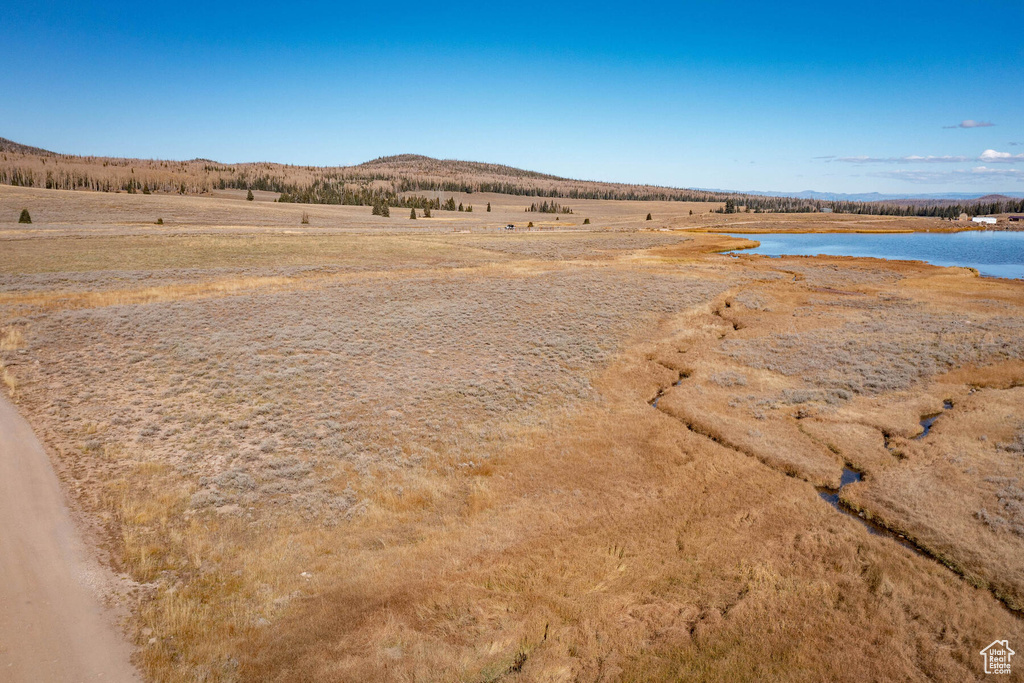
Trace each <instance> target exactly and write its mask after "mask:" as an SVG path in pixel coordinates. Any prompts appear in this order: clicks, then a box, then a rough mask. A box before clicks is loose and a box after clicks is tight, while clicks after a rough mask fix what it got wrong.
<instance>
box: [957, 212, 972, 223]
mask: <svg viewBox="0 0 1024 683" xmlns="http://www.w3.org/2000/svg"><path fill="white" fill-rule="evenodd" d="M957 220H958V221H969V220H971V217H970V216H968V215H967V214H966V213H961V214H960V217H959V218H957Z"/></svg>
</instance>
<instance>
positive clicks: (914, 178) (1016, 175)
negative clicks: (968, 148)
mask: <svg viewBox="0 0 1024 683" xmlns="http://www.w3.org/2000/svg"><path fill="white" fill-rule="evenodd" d="M868 175H869V176H871V177H873V178H890V179H894V180H903V181H906V182H908V183H918V184H923V185H929V184H937V183H962V182H971V181H978V180H1017V181H1024V170H1021V169H1017V168H988V167H987V166H975V167H974V168H962V169H954V170H952V171H917V170H902V169H901V170H899V171H877V172H875V173H869V174H868Z"/></svg>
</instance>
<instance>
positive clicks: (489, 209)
mask: <svg viewBox="0 0 1024 683" xmlns="http://www.w3.org/2000/svg"><path fill="white" fill-rule="evenodd" d="M490 212H491V203H490V202H487V213H490Z"/></svg>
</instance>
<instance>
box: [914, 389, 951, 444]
mask: <svg viewBox="0 0 1024 683" xmlns="http://www.w3.org/2000/svg"><path fill="white" fill-rule="evenodd" d="M952 407H953V402H952V401H950V400H948V399H947V400H945V401H943V402H942V410H943V411H946V410H949V409H950V408H952ZM940 417H942V412H938V413H932V414H931V415H925V416H924V417H922V418H921V428H922V431H921V433H920V434H918V435H917V436H915V437H914V439H915V440H918V439H923V438H924V437H926V436H928V432H930V431H931V430H932V425H933V424H935V421H936V420H938V419H939V418H940Z"/></svg>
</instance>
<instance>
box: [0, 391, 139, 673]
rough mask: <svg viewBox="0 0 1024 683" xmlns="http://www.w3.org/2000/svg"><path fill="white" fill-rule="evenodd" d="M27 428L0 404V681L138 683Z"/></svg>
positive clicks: (54, 480)
mask: <svg viewBox="0 0 1024 683" xmlns="http://www.w3.org/2000/svg"><path fill="white" fill-rule="evenodd" d="M95 575H96V572H95V565H94V564H91V563H90V561H89V559H88V555H87V554H86V552H85V549H84V547H83V545H82V542H81V541H80V540H79V539H78V537H77V535H76V533H75V529H74V527H73V525H72V523H71V518H70V516H69V514H68V510H67V507H66V506H65V504H64V497H63V494H62V493H61V489H60V485H59V484H58V482H57V477H56V475H55V474H54V473H53V469H52V468H51V466H50V461H49V459H48V458H47V456H46V453H45V451H44V450H43V447H42V445H41V444H40V443H39V441H38V440H37V439H36V437H35V435H34V434H33V433H32V429H31V427H29V425H28V423H27V422H25V421H24V420H23V419H22V418H21V417H20V416H19V415H18V413H17V412H16V411H15V410H14V408H13V407H12V406H11V405H10V403H8V402H7V401H6V400H5V399H4V398H3V397H2V396H0V681H2V682H3V683H8V682H10V683H21V682H22V681H25V682H29V681H31V682H33V683H35V682H37V681H38V682H40V683H42V682H46V683H48V682H50V681H55V682H63V681H75V682H77V681H111V682H118V683H120V682H121V681H138V680H139V678H138V674H137V673H136V672H135V670H134V668H133V667H132V666H131V664H129V661H128V657H129V655H130V653H131V649H130V647H129V646H128V643H127V642H125V640H124V639H123V638H122V637H121V635H120V633H119V632H118V630H117V628H116V627H115V626H114V624H113V623H112V621H111V618H110V615H109V614H108V613H107V611H106V610H105V609H104V608H103V607H102V605H101V604H100V601H99V599H98V598H97V596H96V595H95V593H94V592H93V590H92V589H90V587H89V586H88V585H87V579H88V577H90V576H95Z"/></svg>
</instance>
